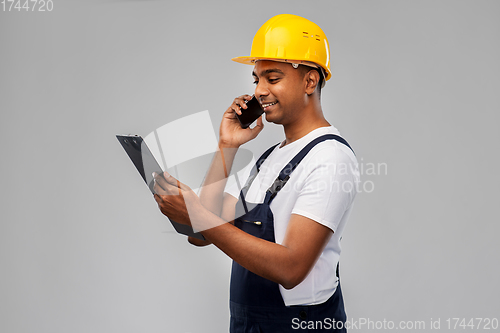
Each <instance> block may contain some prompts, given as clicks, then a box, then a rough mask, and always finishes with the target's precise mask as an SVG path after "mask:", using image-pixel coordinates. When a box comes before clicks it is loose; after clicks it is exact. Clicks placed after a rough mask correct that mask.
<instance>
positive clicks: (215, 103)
mask: <svg viewBox="0 0 500 333" xmlns="http://www.w3.org/2000/svg"><path fill="white" fill-rule="evenodd" d="M280 13H291V14H298V15H301V16H304V17H306V18H308V19H310V20H312V21H314V22H316V23H318V24H319V25H320V26H321V27H322V28H323V30H324V31H325V33H326V34H327V36H328V38H329V41H330V47H331V55H332V71H333V78H332V79H331V80H330V81H328V83H327V85H326V87H325V89H324V90H323V95H322V99H323V107H324V111H325V114H326V116H327V118H328V119H329V120H330V122H331V123H332V124H334V125H335V126H336V127H337V128H339V130H340V131H341V133H342V134H343V135H344V136H345V137H346V138H347V139H348V140H349V142H350V143H351V144H352V146H353V147H354V149H355V150H356V152H357V156H358V158H359V160H360V162H361V163H364V164H368V163H386V164H387V167H388V168H387V174H382V175H364V176H363V180H365V181H372V182H373V184H374V185H375V189H374V191H373V192H371V193H366V192H365V193H360V194H359V196H358V197H357V199H356V207H355V210H354V212H353V215H352V216H351V218H350V222H349V225H348V226H347V228H346V231H345V234H344V238H343V254H342V259H341V275H342V284H343V291H344V297H345V301H346V307H347V312H348V316H349V317H350V318H353V319H359V318H369V319H370V320H373V321H379V320H380V321H382V320H383V319H386V320H392V321H395V322H396V323H397V322H399V321H400V320H412V321H415V320H424V321H426V323H427V326H426V329H425V330H421V331H428V330H430V328H429V321H430V320H431V318H432V319H433V320H436V319H437V318H441V321H442V323H441V324H442V330H445V329H444V328H443V326H444V321H445V320H446V319H447V318H449V317H459V318H467V319H469V318H473V317H483V318H484V317H489V318H493V317H497V318H498V317H500V315H499V309H500V304H499V298H500V288H499V287H498V281H499V280H500V269H499V267H498V254H499V250H500V245H499V242H498V240H497V238H498V236H497V235H498V232H499V231H500V227H499V226H498V221H499V218H498V188H499V185H500V181H499V180H500V179H499V176H498V172H497V168H498V162H499V157H498V143H499V142H500V140H499V139H500V135H499V131H498V125H497V123H498V120H499V116H498V111H499V99H500V98H499V96H500V94H499V91H500V62H499V59H500V45H499V40H500V19H499V18H500V17H499V16H500V15H499V14H500V2H499V1H484V0H480V1H460V0H458V1H395V0H394V1H307V2H306V1H252V2H248V1H245V2H243V1H229V0H226V1H184V2H182V3H181V2H173V1H172V2H170V1H111V0H109V1H96V0H94V1H69V0H54V10H53V11H52V12H45V13H39V12H28V13H26V12H20V13H19V12H0V48H1V55H0V111H1V113H0V115H1V116H0V117H1V118H0V126H1V128H0V135H1V142H2V155H1V156H2V159H1V160H2V163H1V166H0V168H1V170H0V184H1V196H2V197H1V203H0V207H1V224H0V269H1V271H0V272H1V274H0V331H1V332H74V333H77V332H226V331H227V328H228V320H229V314H228V287H229V273H230V260H229V259H228V258H227V257H226V256H225V255H224V254H223V253H221V252H220V251H219V250H218V249H216V248H215V247H209V248H204V249H198V248H194V247H191V246H189V245H188V244H187V242H186V241H185V239H184V237H182V236H180V235H177V234H174V233H172V232H171V231H172V227H171V226H170V225H169V223H168V222H167V221H166V220H165V219H164V218H163V216H162V215H161V213H159V211H158V210H157V209H156V203H155V202H154V200H153V199H152V198H151V196H150V194H149V192H148V190H147V188H146V187H145V186H144V184H143V183H142V180H141V179H140V178H139V177H138V174H137V172H136V171H135V170H134V169H133V167H132V164H131V163H130V161H129V160H128V159H127V157H126V155H125V154H124V152H123V150H122V148H121V147H120V146H119V144H118V142H117V141H116V139H115V137H114V135H115V134H118V133H137V134H141V135H147V134H148V133H150V132H151V131H153V130H154V129H155V128H157V127H159V126H162V125H164V124H166V123H168V122H170V121H173V120H175V119H178V118H180V117H182V116H185V115H189V114H192V113H195V112H199V111H202V110H206V109H208V110H209V111H210V114H211V117H212V122H213V124H214V126H215V127H216V128H214V130H216V133H218V128H217V127H218V124H219V122H220V119H221V114H222V112H223V111H224V110H225V109H226V108H227V107H228V105H229V104H230V103H231V101H232V99H233V98H234V97H235V96H238V95H240V94H242V93H251V92H252V89H253V86H252V84H251V82H252V78H251V76H250V73H251V67H250V66H244V65H241V64H237V63H234V62H232V61H230V58H232V57H235V56H240V55H247V54H248V53H249V52H250V46H251V40H252V38H253V35H254V34H255V32H256V31H257V29H258V28H259V27H260V25H262V24H263V23H264V22H265V21H266V20H267V19H269V18H270V17H272V16H273V15H276V14H280ZM282 138H283V134H282V131H281V128H280V127H279V126H276V125H273V124H266V128H265V129H264V132H263V133H262V134H261V135H260V136H259V137H258V138H257V139H256V140H255V141H254V142H252V143H250V144H249V145H248V147H247V148H249V149H251V150H253V151H259V150H263V149H264V148H267V147H268V146H270V145H271V144H273V143H276V142H278V141H280V140H281V139H282ZM361 331H368V330H366V329H364V330H361ZM434 331H435V330H434Z"/></svg>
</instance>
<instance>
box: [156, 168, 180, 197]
mask: <svg viewBox="0 0 500 333" xmlns="http://www.w3.org/2000/svg"><path fill="white" fill-rule="evenodd" d="M153 177H154V179H155V187H154V188H155V191H156V193H158V194H161V195H177V194H179V191H180V189H179V187H178V186H177V180H176V179H175V178H174V177H172V176H171V175H170V174H168V173H167V172H165V173H163V174H160V175H159V174H157V173H156V172H154V173H153Z"/></svg>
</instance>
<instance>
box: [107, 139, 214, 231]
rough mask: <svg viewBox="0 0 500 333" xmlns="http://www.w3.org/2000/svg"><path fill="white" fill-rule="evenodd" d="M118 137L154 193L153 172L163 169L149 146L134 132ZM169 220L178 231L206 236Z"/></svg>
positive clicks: (160, 171) (161, 171) (159, 172)
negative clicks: (133, 133)
mask: <svg viewBox="0 0 500 333" xmlns="http://www.w3.org/2000/svg"><path fill="white" fill-rule="evenodd" d="M116 138H117V139H118V141H119V142H120V144H121V145H122V147H123V149H125V152H126V153H127V155H128V157H130V160H132V163H134V165H135V167H136V169H137V171H139V174H140V175H141V177H142V179H144V181H145V182H146V185H148V187H149V190H150V191H151V193H153V194H154V193H155V192H154V179H153V176H152V174H153V172H156V173H158V174H161V173H163V170H162V168H161V167H160V164H159V163H158V161H157V160H156V159H155V157H154V156H153V154H152V153H151V150H150V149H149V147H148V146H147V145H146V142H144V140H143V138H142V137H141V136H139V135H132V134H129V135H117V136H116ZM168 220H169V221H170V223H172V226H173V227H174V229H175V231H177V232H178V233H180V234H183V235H187V236H191V237H194V238H197V239H201V240H205V237H203V235H202V234H201V233H199V232H194V230H193V228H192V227H190V226H188V225H184V224H180V223H177V222H175V221H172V220H170V219H168Z"/></svg>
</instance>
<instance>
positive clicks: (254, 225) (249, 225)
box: [234, 204, 274, 242]
mask: <svg viewBox="0 0 500 333" xmlns="http://www.w3.org/2000/svg"><path fill="white" fill-rule="evenodd" d="M234 225H235V226H236V227H238V228H240V229H241V230H243V231H245V232H246V233H248V234H250V235H253V236H255V237H259V238H262V239H265V240H268V241H272V242H274V220H273V213H272V211H271V209H270V208H269V205H266V204H258V205H256V206H255V207H253V208H252V210H250V211H249V212H248V213H246V214H244V215H242V216H239V217H237V218H236V219H235V220H234Z"/></svg>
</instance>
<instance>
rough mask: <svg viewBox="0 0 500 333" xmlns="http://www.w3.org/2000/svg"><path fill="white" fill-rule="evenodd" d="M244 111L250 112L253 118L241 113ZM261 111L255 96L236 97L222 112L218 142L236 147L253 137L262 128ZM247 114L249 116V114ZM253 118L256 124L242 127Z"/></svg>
mask: <svg viewBox="0 0 500 333" xmlns="http://www.w3.org/2000/svg"><path fill="white" fill-rule="evenodd" d="M252 99H253V101H252ZM248 103H250V104H248ZM255 104H256V105H255ZM256 106H257V107H258V108H259V109H260V111H259V110H258V109H257V110H255V107H256ZM246 111H250V113H251V114H252V115H253V116H254V119H253V120H252V119H251V118H252V117H245V116H243V114H245V115H246V113H245V112H246ZM262 113H263V111H262V109H261V108H260V104H259V102H258V101H257V100H256V99H255V97H252V96H250V95H242V96H239V97H236V98H235V99H234V101H233V103H232V104H231V106H230V107H229V108H228V109H227V110H226V112H224V115H223V117H222V122H221V125H220V129H219V140H220V143H221V144H222V145H224V146H226V147H234V148H236V147H239V146H241V145H242V144H244V143H246V142H248V141H250V140H252V139H254V138H255V137H256V136H257V135H258V134H259V133H260V131H262V129H263V128H264V123H263V121H262ZM248 116H250V114H249V115H248ZM239 119H242V120H243V123H242V122H240V120H239ZM255 119H257V124H256V125H255V126H254V127H253V128H250V127H246V128H242V125H246V124H248V125H249V124H251V123H252V122H253V121H254V120H255ZM248 125H247V126H248Z"/></svg>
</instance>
